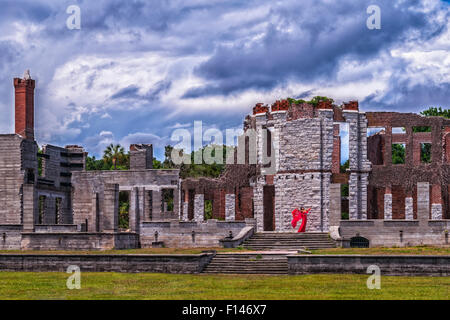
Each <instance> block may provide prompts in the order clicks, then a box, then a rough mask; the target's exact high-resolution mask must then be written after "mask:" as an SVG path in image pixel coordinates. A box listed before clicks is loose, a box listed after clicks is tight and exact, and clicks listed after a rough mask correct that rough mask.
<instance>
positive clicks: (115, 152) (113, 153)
mask: <svg viewBox="0 0 450 320" xmlns="http://www.w3.org/2000/svg"><path fill="white" fill-rule="evenodd" d="M103 161H104V162H106V163H109V162H112V165H113V167H114V170H116V169H117V165H120V166H122V167H123V166H125V167H126V165H127V156H126V155H125V150H124V148H123V147H122V146H121V145H120V144H116V145H113V144H112V143H111V144H110V145H109V146H107V147H106V149H105V151H104V152H103Z"/></svg>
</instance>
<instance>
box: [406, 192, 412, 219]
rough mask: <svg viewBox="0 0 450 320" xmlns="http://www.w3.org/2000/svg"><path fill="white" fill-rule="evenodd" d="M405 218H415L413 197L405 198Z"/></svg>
mask: <svg viewBox="0 0 450 320" xmlns="http://www.w3.org/2000/svg"><path fill="white" fill-rule="evenodd" d="M405 219H406V220H413V219H414V211H413V198H412V197H406V198H405Z"/></svg>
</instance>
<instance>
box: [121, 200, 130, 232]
mask: <svg viewBox="0 0 450 320" xmlns="http://www.w3.org/2000/svg"><path fill="white" fill-rule="evenodd" d="M129 212H130V200H129V197H128V193H127V192H120V193H119V228H121V229H128V228H129V227H130V223H129Z"/></svg>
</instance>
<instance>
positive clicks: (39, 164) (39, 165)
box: [38, 146, 42, 177]
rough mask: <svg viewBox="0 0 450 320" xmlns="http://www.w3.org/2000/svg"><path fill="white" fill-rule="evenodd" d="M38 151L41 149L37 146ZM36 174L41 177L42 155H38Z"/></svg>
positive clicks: (40, 151)
mask: <svg viewBox="0 0 450 320" xmlns="http://www.w3.org/2000/svg"><path fill="white" fill-rule="evenodd" d="M38 153H42V149H41V148H40V147H39V146H38ZM38 175H39V177H42V157H38Z"/></svg>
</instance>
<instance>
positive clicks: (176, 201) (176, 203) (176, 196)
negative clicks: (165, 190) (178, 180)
mask: <svg viewBox="0 0 450 320" xmlns="http://www.w3.org/2000/svg"><path fill="white" fill-rule="evenodd" d="M173 213H174V214H175V215H176V217H177V218H178V219H179V218H180V189H179V188H174V189H173Z"/></svg>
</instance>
